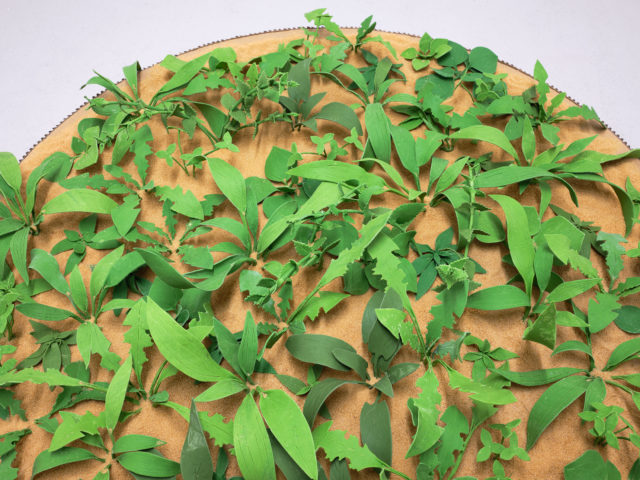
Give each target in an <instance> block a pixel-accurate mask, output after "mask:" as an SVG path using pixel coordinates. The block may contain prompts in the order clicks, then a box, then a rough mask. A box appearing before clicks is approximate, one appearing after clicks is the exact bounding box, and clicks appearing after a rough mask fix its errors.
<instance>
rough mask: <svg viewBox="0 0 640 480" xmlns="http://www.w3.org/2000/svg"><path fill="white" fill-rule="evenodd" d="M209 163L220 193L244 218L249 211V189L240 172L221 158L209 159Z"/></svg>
mask: <svg viewBox="0 0 640 480" xmlns="http://www.w3.org/2000/svg"><path fill="white" fill-rule="evenodd" d="M207 163H208V165H209V170H210V171H211V175H212V176H213V180H214V181H215V182H216V185H218V188H219V189H220V191H221V192H222V193H223V194H224V196H225V197H227V198H228V199H229V201H230V202H231V203H232V204H233V206H234V207H236V208H237V209H238V212H240V215H241V216H244V214H245V213H246V211H247V188H246V185H245V181H244V177H243V176H242V173H240V170H238V169H237V168H236V167H234V166H233V165H231V164H229V163H227V162H225V161H224V160H222V159H220V158H208V159H207Z"/></svg>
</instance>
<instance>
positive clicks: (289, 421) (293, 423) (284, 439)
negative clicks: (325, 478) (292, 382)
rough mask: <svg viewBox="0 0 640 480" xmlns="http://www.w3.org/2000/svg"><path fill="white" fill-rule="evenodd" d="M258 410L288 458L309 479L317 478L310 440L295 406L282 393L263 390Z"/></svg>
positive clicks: (313, 449)
mask: <svg viewBox="0 0 640 480" xmlns="http://www.w3.org/2000/svg"><path fill="white" fill-rule="evenodd" d="M260 411H261V412H262V415H263V416H264V419H265V421H266V422H267V425H268V426H269V428H270V430H271V433H272V434H273V435H274V436H275V437H276V439H277V440H278V442H279V443H280V445H282V447H283V448H284V449H285V450H286V452H287V453H288V454H289V456H290V457H291V458H292V459H293V460H294V461H295V462H296V463H297V464H298V466H299V467H300V468H301V469H302V470H303V471H304V472H305V473H306V474H307V475H308V476H309V477H311V478H312V479H314V480H315V479H317V478H318V465H317V461H316V454H315V446H314V443H313V437H312V435H311V430H310V429H309V425H308V424H307V421H306V420H305V418H304V415H303V414H302V412H301V411H300V408H298V405H296V403H295V402H294V401H293V400H292V399H291V397H289V395H287V394H286V393H284V392H283V391H282V390H267V391H266V392H264V396H263V395H260Z"/></svg>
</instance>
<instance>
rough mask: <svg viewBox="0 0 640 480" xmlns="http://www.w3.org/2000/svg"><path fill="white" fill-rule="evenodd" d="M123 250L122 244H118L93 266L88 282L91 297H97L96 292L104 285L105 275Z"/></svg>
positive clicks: (106, 275) (107, 274)
mask: <svg viewBox="0 0 640 480" xmlns="http://www.w3.org/2000/svg"><path fill="white" fill-rule="evenodd" d="M123 252H124V245H120V246H119V247H118V248H116V249H115V250H113V251H111V252H109V253H108V254H107V255H105V256H104V257H102V258H101V259H100V261H99V262H98V263H97V264H96V266H95V267H94V268H93V272H92V273H91V281H90V282H89V295H91V298H92V299H95V298H97V296H98V294H99V293H100V291H101V290H102V288H103V287H104V284H105V282H106V281H107V277H108V276H109V272H111V268H112V267H113V265H114V264H115V263H116V262H117V261H118V260H119V259H120V257H122V253H123Z"/></svg>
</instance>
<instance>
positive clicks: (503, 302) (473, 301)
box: [467, 285, 530, 310]
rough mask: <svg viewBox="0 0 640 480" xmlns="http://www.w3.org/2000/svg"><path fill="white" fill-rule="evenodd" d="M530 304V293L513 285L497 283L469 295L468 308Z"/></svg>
mask: <svg viewBox="0 0 640 480" xmlns="http://www.w3.org/2000/svg"><path fill="white" fill-rule="evenodd" d="M528 306H530V299H529V295H527V294H526V293H525V292H523V291H522V290H520V289H519V288H517V287H514V286H513V285H497V286H495V287H489V288H484V289H482V290H478V291H476V292H474V293H473V294H471V295H470V296H469V299H468V300H467V308H475V309H478V310H505V309H508V308H518V307H528Z"/></svg>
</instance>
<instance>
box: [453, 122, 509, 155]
mask: <svg viewBox="0 0 640 480" xmlns="http://www.w3.org/2000/svg"><path fill="white" fill-rule="evenodd" d="M449 137H450V138H453V139H455V140H457V139H465V140H482V141H483V142H487V143H491V144H492V145H495V146H496V147H500V148H501V149H502V150H504V151H505V152H507V153H508V154H509V155H511V156H512V157H513V158H515V159H516V161H517V160H518V153H517V152H516V149H515V148H513V145H511V142H510V141H509V139H508V138H507V136H506V135H505V134H504V132H503V131H502V130H499V129H497V128H495V127H490V126H488V125H472V126H470V127H466V128H462V129H460V130H458V131H457V132H456V133H454V134H452V135H450V136H449Z"/></svg>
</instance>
